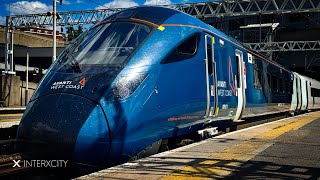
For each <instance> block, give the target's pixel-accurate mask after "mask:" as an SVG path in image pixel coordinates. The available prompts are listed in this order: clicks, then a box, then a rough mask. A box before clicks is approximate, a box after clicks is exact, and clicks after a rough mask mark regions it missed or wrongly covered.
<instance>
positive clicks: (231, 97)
mask: <svg viewBox="0 0 320 180" xmlns="http://www.w3.org/2000/svg"><path fill="white" fill-rule="evenodd" d="M319 89H320V83H319V82H318V81H316V80H313V79H310V78H307V77H304V76H301V75H299V74H297V73H294V72H291V71H289V70H288V69H286V68H284V67H282V66H281V65H279V64H277V63H275V62H273V61H272V60H269V59H267V58H265V57H264V56H262V55H260V54H258V53H256V52H254V51H252V50H250V49H248V48H247V47H245V46H243V45H242V44H241V43H239V42H237V41H235V40H234V39H232V38H230V37H228V36H227V35H225V34H223V33H221V32H219V31H218V30H216V29H214V28H213V27H211V26H209V25H207V24H205V23H203V22H202V21H200V20H198V19H196V18H194V17H192V16H190V15H187V14H185V13H182V12H179V11H176V10H173V9H169V8H164V7H149V6H144V7H135V8H130V9H126V10H123V11H121V12H119V13H116V14H114V15H112V16H109V17H108V18H106V19H105V20H103V21H101V22H99V23H97V24H96V25H94V26H93V27H92V28H90V29H88V30H87V31H86V32H84V33H83V34H82V35H81V36H80V37H78V38H77V39H76V40H75V42H74V43H73V44H71V45H69V46H68V47H67V48H66V49H65V50H64V51H63V52H62V54H61V55H60V56H59V57H58V59H57V60H56V61H55V62H54V63H53V64H52V66H51V67H50V68H49V70H48V72H47V73H46V75H45V77H44V78H43V79H42V81H41V83H40V84H39V87H38V88H37V90H36V92H35V93H34V95H33V97H32V99H31V100H30V102H29V104H28V105H27V108H26V111H25V113H24V115H23V117H22V120H21V123H20V125H19V128H18V133H17V139H18V142H17V149H18V151H19V152H20V153H21V155H22V157H23V158H25V159H69V160H70V161H72V162H74V163H79V164H88V165H97V166H109V165H114V164H118V163H121V162H125V161H128V160H129V159H130V158H132V157H135V156H137V155H139V154H141V152H144V151H146V149H153V151H156V150H157V149H158V148H159V146H160V145H159V144H161V141H162V140H164V139H169V138H173V137H179V136H184V135H187V134H192V133H196V132H197V131H199V130H203V129H206V128H208V127H219V126H222V125H223V124H224V123H226V122H228V123H229V122H232V123H237V122H239V121H242V120H243V119H245V118H247V117H255V116H261V115H266V114H273V113H279V112H287V113H292V114H295V113H299V112H301V111H307V110H310V109H313V108H318V107H319V103H320V98H319V96H320V90H319Z"/></svg>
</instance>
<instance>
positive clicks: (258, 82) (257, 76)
mask: <svg viewBox="0 0 320 180" xmlns="http://www.w3.org/2000/svg"><path fill="white" fill-rule="evenodd" d="M256 62H257V61H254V65H253V76H254V87H255V88H256V89H262V72H261V70H260V69H258V66H257V64H256Z"/></svg>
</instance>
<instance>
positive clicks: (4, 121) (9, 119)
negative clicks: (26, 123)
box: [0, 110, 23, 129]
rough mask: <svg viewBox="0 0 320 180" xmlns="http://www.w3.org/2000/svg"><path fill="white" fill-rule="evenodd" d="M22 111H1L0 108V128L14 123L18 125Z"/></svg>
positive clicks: (8, 126)
mask: <svg viewBox="0 0 320 180" xmlns="http://www.w3.org/2000/svg"><path fill="white" fill-rule="evenodd" d="M22 115H23V113H16V112H12V113H4V114H2V113H1V110H0V129H3V128H10V127H12V126H15V125H19V123H20V120H21V117H22Z"/></svg>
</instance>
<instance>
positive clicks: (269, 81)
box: [267, 73, 272, 91]
mask: <svg viewBox="0 0 320 180" xmlns="http://www.w3.org/2000/svg"><path fill="white" fill-rule="evenodd" d="M267 77H268V83H269V91H271V87H272V85H271V75H270V74H269V73H268V74H267Z"/></svg>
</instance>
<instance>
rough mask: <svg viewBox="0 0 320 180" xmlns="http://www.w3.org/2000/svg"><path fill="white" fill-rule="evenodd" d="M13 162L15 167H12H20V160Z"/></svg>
mask: <svg viewBox="0 0 320 180" xmlns="http://www.w3.org/2000/svg"><path fill="white" fill-rule="evenodd" d="M13 162H14V165H13V166H12V167H20V165H19V162H20V160H17V161H16V160H13Z"/></svg>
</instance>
